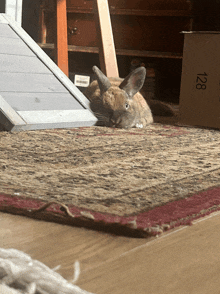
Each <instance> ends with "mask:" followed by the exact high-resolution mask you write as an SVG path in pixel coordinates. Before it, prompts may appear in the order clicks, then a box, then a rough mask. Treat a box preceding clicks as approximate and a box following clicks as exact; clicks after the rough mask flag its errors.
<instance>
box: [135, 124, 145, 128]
mask: <svg viewBox="0 0 220 294" xmlns="http://www.w3.org/2000/svg"><path fill="white" fill-rule="evenodd" d="M135 127H136V128H139V129H142V128H143V127H144V126H143V124H138V123H137V124H136V125H135Z"/></svg>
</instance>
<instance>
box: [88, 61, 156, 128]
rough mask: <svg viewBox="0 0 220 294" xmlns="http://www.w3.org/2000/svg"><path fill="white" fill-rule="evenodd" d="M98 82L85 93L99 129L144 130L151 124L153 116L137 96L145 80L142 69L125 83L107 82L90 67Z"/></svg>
mask: <svg viewBox="0 0 220 294" xmlns="http://www.w3.org/2000/svg"><path fill="white" fill-rule="evenodd" d="M92 69H93V72H94V73H95V75H96V78H97V80H94V81H93V82H92V83H91V84H90V85H89V86H88V87H87V89H86V91H85V92H84V94H85V96H86V97H87V98H88V99H89V100H90V108H91V110H92V111H93V113H94V114H95V115H96V117H97V118H98V125H104V126H108V127H115V128H126V129H127V128H133V127H134V128H145V127H146V126H147V125H149V124H151V123H153V115H152V112H151V110H150V107H149V106H148V104H147V102H146V100H145V99H144V97H143V96H142V95H141V94H140V93H139V91H140V89H141V88H142V86H143V84H144V80H145V76H146V69H145V67H138V68H136V69H135V70H134V71H132V72H131V73H130V74H129V75H128V76H127V77H126V78H125V79H124V80H123V79H121V78H107V77H106V76H105V75H104V74H103V73H102V72H101V70H100V69H99V68H98V67H96V66H93V68H92Z"/></svg>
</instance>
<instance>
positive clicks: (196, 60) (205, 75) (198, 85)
mask: <svg viewBox="0 0 220 294" xmlns="http://www.w3.org/2000/svg"><path fill="white" fill-rule="evenodd" d="M183 33H184V34H185V36H184V38H185V40H184V50H183V65H182V79H181V89H180V123H181V124H184V125H194V126H203V127H211V128H220V32H183Z"/></svg>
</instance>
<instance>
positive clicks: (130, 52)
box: [38, 43, 182, 59]
mask: <svg viewBox="0 0 220 294" xmlns="http://www.w3.org/2000/svg"><path fill="white" fill-rule="evenodd" d="M38 45H39V46H40V47H41V48H42V49H54V48H55V47H54V44H49V43H46V44H42V43H38ZM68 51H69V52H85V53H99V49H98V47H84V46H74V45H69V46H68ZM116 54H117V55H126V56H140V57H156V58H172V59H182V53H174V52H159V51H145V50H126V49H116Z"/></svg>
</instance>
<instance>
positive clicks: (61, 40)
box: [56, 0, 69, 76]
mask: <svg viewBox="0 0 220 294" xmlns="http://www.w3.org/2000/svg"><path fill="white" fill-rule="evenodd" d="M56 17H57V21H56V22H57V44H56V57H57V65H58V67H59V68H60V69H61V70H62V71H63V72H64V73H65V74H66V75H67V76H69V66H68V39H67V10H66V0H56Z"/></svg>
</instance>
